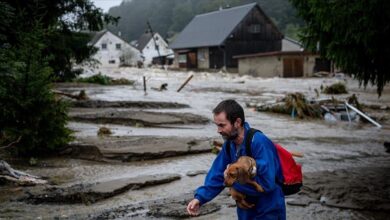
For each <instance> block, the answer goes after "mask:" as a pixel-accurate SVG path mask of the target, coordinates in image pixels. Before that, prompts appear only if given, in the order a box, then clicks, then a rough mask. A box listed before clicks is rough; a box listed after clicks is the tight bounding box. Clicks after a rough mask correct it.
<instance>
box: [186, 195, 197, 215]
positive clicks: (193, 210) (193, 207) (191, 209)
mask: <svg viewBox="0 0 390 220" xmlns="http://www.w3.org/2000/svg"><path fill="white" fill-rule="evenodd" d="M199 208H200V202H199V200H197V199H193V200H191V202H190V203H188V205H187V212H188V214H190V215H191V216H197V215H199Z"/></svg>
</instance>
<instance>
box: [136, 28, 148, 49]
mask: <svg viewBox="0 0 390 220" xmlns="http://www.w3.org/2000/svg"><path fill="white" fill-rule="evenodd" d="M150 39H152V33H150V32H149V31H147V32H145V33H143V34H142V35H141V37H139V39H138V41H137V49H138V50H139V51H142V50H143V49H144V48H145V46H146V44H148V43H149V41H150Z"/></svg>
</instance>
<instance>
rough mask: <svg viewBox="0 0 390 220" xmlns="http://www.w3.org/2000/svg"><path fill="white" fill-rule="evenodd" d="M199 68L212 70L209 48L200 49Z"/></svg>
mask: <svg viewBox="0 0 390 220" xmlns="http://www.w3.org/2000/svg"><path fill="white" fill-rule="evenodd" d="M197 56H198V68H199V69H209V68H210V62H209V57H210V56H209V48H207V47H204V48H198V54H197Z"/></svg>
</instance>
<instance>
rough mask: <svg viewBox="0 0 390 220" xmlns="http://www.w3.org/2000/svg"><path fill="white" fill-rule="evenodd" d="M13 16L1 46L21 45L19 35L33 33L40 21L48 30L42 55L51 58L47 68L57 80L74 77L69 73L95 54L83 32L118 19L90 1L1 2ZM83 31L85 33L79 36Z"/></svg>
mask: <svg viewBox="0 0 390 220" xmlns="http://www.w3.org/2000/svg"><path fill="white" fill-rule="evenodd" d="M0 2H1V4H6V5H7V7H9V9H7V10H5V11H11V12H12V13H14V14H15V16H14V19H13V20H12V22H11V23H10V25H9V28H7V29H6V30H4V33H5V34H4V35H5V36H6V37H5V38H4V40H1V39H0V45H1V44H4V43H9V44H10V45H18V44H20V43H21V40H22V39H21V38H20V37H19V36H20V33H28V32H30V31H33V28H34V27H35V23H36V22H37V21H39V23H40V26H41V28H42V29H43V30H49V29H50V30H51V31H50V34H47V35H46V36H45V39H44V41H45V44H46V45H47V47H45V49H44V51H43V52H44V53H46V54H50V55H53V57H52V59H51V60H50V61H49V66H50V67H51V68H52V69H53V76H56V78H57V79H58V80H67V79H71V78H73V77H75V75H77V74H78V73H79V72H77V71H74V70H72V65H73V64H74V63H76V64H79V63H82V62H83V61H84V60H86V59H88V58H89V57H90V55H91V54H93V53H94V52H95V50H94V48H93V47H92V46H88V45H87V43H88V41H89V40H90V36H89V34H88V33H86V31H98V30H101V29H102V28H103V27H104V25H105V24H106V23H115V22H116V21H118V18H114V17H112V16H110V15H107V14H103V12H102V10H101V9H99V8H96V7H95V6H94V5H93V3H92V2H91V1H90V0H82V1H80V0H29V1H25V0H0ZM82 31H84V32H82Z"/></svg>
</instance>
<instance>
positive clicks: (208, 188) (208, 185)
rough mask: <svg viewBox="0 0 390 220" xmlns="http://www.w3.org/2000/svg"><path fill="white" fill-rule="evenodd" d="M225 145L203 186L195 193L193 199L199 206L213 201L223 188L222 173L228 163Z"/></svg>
mask: <svg viewBox="0 0 390 220" xmlns="http://www.w3.org/2000/svg"><path fill="white" fill-rule="evenodd" d="M225 145H226V143H225V144H224V145H223V147H222V150H221V152H219V154H218V156H217V157H216V158H215V160H214V162H213V165H212V166H211V168H210V170H209V172H208V173H207V176H206V179H205V181H204V185H203V186H201V187H199V188H198V189H197V190H196V191H195V196H194V197H195V198H196V199H198V200H199V201H200V204H201V205H203V204H205V203H207V202H209V201H211V200H212V199H214V198H215V197H216V196H217V195H218V194H219V193H220V192H221V191H222V190H223V189H224V188H225V186H224V184H223V182H224V177H223V172H224V171H225V169H226V166H227V165H228V164H229V161H230V159H229V157H228V155H227V152H226V146H225Z"/></svg>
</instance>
